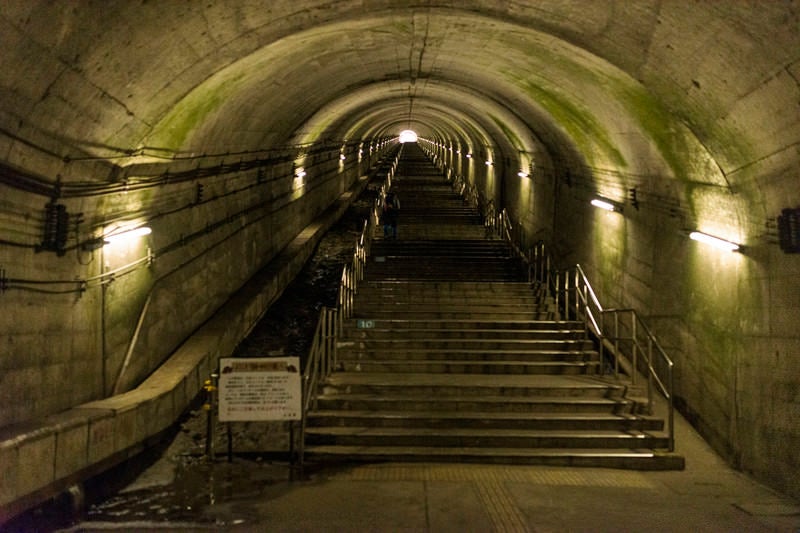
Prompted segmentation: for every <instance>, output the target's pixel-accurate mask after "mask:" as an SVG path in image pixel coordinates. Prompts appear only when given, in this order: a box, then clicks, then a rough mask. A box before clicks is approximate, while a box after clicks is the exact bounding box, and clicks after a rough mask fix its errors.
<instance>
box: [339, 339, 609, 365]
mask: <svg viewBox="0 0 800 533" xmlns="http://www.w3.org/2000/svg"><path fill="white" fill-rule="evenodd" d="M337 359H338V360H339V361H340V362H347V361H365V362H366V361H387V360H389V361H417V362H431V363H450V362H456V361H461V362H472V363H474V362H486V363H545V362H566V363H583V362H594V361H597V360H598V359H599V353H598V352H597V351H594V350H574V351H566V350H525V351H516V350H497V349H492V350H479V349H474V350H470V349H464V348H458V349H451V348H443V349H436V348H427V347H426V348H420V349H408V348H403V347H400V346H398V347H392V348H384V349H381V350H375V349H368V348H362V347H359V345H358V343H356V342H348V341H338V342H337Z"/></svg>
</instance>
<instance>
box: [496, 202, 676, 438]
mask: <svg viewBox="0 0 800 533" xmlns="http://www.w3.org/2000/svg"><path fill="white" fill-rule="evenodd" d="M489 213H491V214H492V215H493V219H491V220H488V219H487V220H486V225H487V227H489V228H491V230H492V231H493V232H494V234H495V235H496V236H497V237H499V238H502V239H504V240H506V241H507V242H508V243H509V245H510V246H511V248H512V249H513V250H514V252H515V253H516V254H517V256H518V257H519V258H521V259H522V261H523V262H524V263H525V265H526V266H527V270H528V281H529V282H531V283H533V282H538V283H540V284H541V285H543V286H544V287H546V288H547V289H548V291H549V292H550V294H552V295H553V297H554V299H555V309H556V319H557V320H573V319H574V320H579V321H582V322H583V324H584V335H585V336H586V338H589V336H590V334H591V335H593V336H594V337H595V338H596V339H597V342H598V345H599V351H600V368H601V372H603V373H605V371H606V359H607V356H606V352H609V353H610V354H611V358H610V361H612V362H613V375H614V377H615V379H618V380H619V379H620V377H621V375H622V374H624V375H627V376H628V379H630V384H631V386H632V387H636V386H637V385H639V381H640V380H641V378H642V376H644V378H645V379H646V384H645V389H646V394H647V410H648V412H649V413H651V414H652V413H653V412H654V409H655V399H654V395H655V394H656V392H659V393H660V394H661V395H662V396H663V397H664V398H665V399H666V401H667V411H668V412H667V426H668V427H667V432H668V439H669V451H670V452H672V451H674V450H675V405H674V394H673V391H674V370H673V367H674V363H673V361H672V360H671V359H670V358H669V356H668V355H667V353H666V352H665V351H664V349H663V348H662V347H661V345H660V344H659V343H658V340H657V339H656V337H655V335H653V333H652V331H651V330H650V328H648V327H647V325H646V324H645V323H644V321H643V320H642V318H641V316H640V315H639V314H638V313H637V312H636V311H635V310H634V309H605V308H603V306H602V304H601V303H600V300H599V299H598V298H597V295H596V294H595V291H594V289H593V288H592V286H591V284H590V283H589V279H588V278H587V276H586V273H585V272H584V271H583V268H582V267H581V266H580V265H575V266H574V267H572V268H569V269H566V270H563V271H558V270H555V269H553V268H552V261H551V259H550V256H549V254H548V253H547V251H546V250H545V245H544V242H542V241H540V242H538V243H536V244H534V245H533V246H532V247H531V248H528V249H527V250H526V249H525V248H524V242H525V235H524V232H523V230H522V228H521V227H519V226H515V225H514V223H513V222H512V220H511V218H510V217H509V215H508V213H507V212H506V210H505V209H504V210H502V211H501V212H499V213H494V211H493V206H492V210H490V211H489Z"/></svg>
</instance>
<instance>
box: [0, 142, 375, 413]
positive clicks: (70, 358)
mask: <svg viewBox="0 0 800 533" xmlns="http://www.w3.org/2000/svg"><path fill="white" fill-rule="evenodd" d="M274 166H275V167H276V168H274V169H273V168H269V167H264V168H262V169H261V170H262V171H263V172H265V173H269V174H270V175H271V176H272V178H271V179H268V180H263V181H262V182H259V178H258V175H257V170H251V171H247V172H237V173H232V174H225V175H223V176H219V177H215V176H211V177H206V178H202V179H198V180H192V181H191V182H182V183H176V184H174V185H171V184H165V185H155V186H153V187H148V188H145V189H143V190H137V191H129V192H122V193H109V194H97V195H94V196H92V197H83V198H68V199H64V200H62V203H64V204H65V205H66V206H67V212H68V213H70V215H71V222H70V231H69V241H68V243H67V248H68V250H67V252H66V253H64V254H63V255H58V254H56V253H54V252H49V251H37V249H36V245H37V244H39V243H40V242H41V239H42V235H41V234H42V223H41V220H40V217H42V216H43V213H44V203H45V202H46V200H45V199H44V198H41V197H39V196H37V195H30V194H23V193H21V192H19V191H17V190H14V189H12V188H8V187H3V189H2V190H3V193H2V194H3V198H4V203H5V205H6V211H8V212H11V213H28V214H29V215H27V216H26V217H22V216H21V217H17V218H18V219H17V220H14V219H10V217H6V218H5V219H3V220H2V221H0V225H2V231H3V233H4V234H12V235H13V234H14V233H16V234H17V235H22V236H23V238H20V239H19V240H20V242H26V246H24V247H22V246H21V247H17V248H9V247H3V248H2V250H1V251H0V265H2V268H3V269H4V270H5V276H6V277H8V278H9V279H11V280H17V281H11V282H10V283H9V284H8V286H7V290H5V291H4V292H3V295H2V298H3V304H4V308H6V309H13V310H14V312H13V313H2V317H1V318H0V321H2V322H1V323H0V326H1V327H2V331H3V332H4V335H3V336H2V339H1V340H0V353H2V354H3V357H0V426H5V425H9V424H14V423H19V422H23V421H26V420H30V419H33V418H37V417H41V416H45V415H49V414H51V413H54V412H57V411H60V410H63V409H65V408H69V407H72V406H75V405H78V404H81V403H84V402H87V401H91V400H96V399H100V398H103V397H104V396H105V395H107V394H111V393H112V392H113V393H120V392H124V391H126V390H129V389H131V388H132V387H134V386H135V385H137V384H138V383H140V382H141V381H142V380H143V379H144V378H145V377H147V376H148V375H149V374H150V373H151V372H152V371H153V370H155V369H156V368H157V367H158V365H159V364H160V363H161V362H163V361H164V360H165V358H166V357H167V356H169V354H171V353H172V352H173V351H174V350H175V348H176V347H177V346H178V345H179V344H180V343H181V342H183V340H184V339H185V338H187V336H188V335H189V334H190V333H191V332H192V331H194V330H195V329H196V328H197V327H198V326H200V325H201V324H202V323H203V322H204V321H205V320H207V319H208V318H209V317H210V316H211V315H212V314H213V313H214V312H215V311H216V310H217V309H219V307H220V306H221V305H222V304H223V303H224V302H225V301H226V300H227V299H228V298H230V296H231V294H233V293H234V291H236V290H237V289H238V288H239V287H240V286H241V285H242V284H243V283H244V282H245V281H246V280H247V279H249V278H250V277H251V276H252V275H253V274H254V273H255V272H256V271H257V270H258V269H260V268H261V267H263V266H264V265H265V264H267V263H268V262H269V261H270V260H271V259H273V258H274V257H275V256H276V255H277V254H278V253H279V252H280V251H281V250H282V249H283V248H284V247H285V246H286V245H287V244H288V243H289V242H291V241H292V239H294V238H295V237H296V236H297V234H298V233H299V232H300V231H301V230H302V229H303V228H305V227H306V226H307V225H308V224H309V223H310V222H311V221H312V220H314V219H315V218H316V217H317V216H319V214H320V213H321V212H322V211H323V210H325V209H326V208H327V207H328V206H329V205H330V204H331V201H332V199H334V198H337V197H338V196H339V195H340V194H341V193H342V192H344V191H345V190H346V189H347V188H349V187H350V186H351V185H352V184H353V183H354V182H355V180H356V178H357V173H358V172H359V170H360V169H359V167H358V165H357V164H350V165H344V164H342V163H341V162H340V160H339V154H338V152H336V153H335V154H332V155H331V156H330V157H328V156H327V155H326V156H325V157H323V158H321V160H320V161H319V162H317V163H316V164H314V166H313V167H312V166H309V167H308V175H307V176H306V177H305V178H304V180H301V181H303V182H302V183H300V181H298V180H297V179H295V176H294V175H293V174H292V167H291V164H288V165H287V164H286V163H275V165H274ZM131 180H132V181H133V177H132V178H131ZM197 183H202V184H203V185H204V191H203V198H202V199H200V201H198V197H197ZM0 187H2V186H0ZM77 213H82V218H83V222H81V223H80V224H78V223H77V222H76V221H77ZM31 214H32V215H33V216H31ZM136 215H139V216H136ZM116 217H119V218H123V217H124V218H127V219H128V220H127V221H126V222H125V223H126V224H128V223H138V222H146V223H147V224H148V225H149V226H150V227H151V228H152V234H151V235H148V236H146V237H142V238H140V239H137V240H134V241H131V242H126V243H121V244H117V243H113V244H109V245H106V246H104V247H102V248H99V249H96V250H93V251H83V250H81V248H80V244H81V243H82V242H86V240H87V239H89V238H91V237H92V236H95V235H99V234H101V232H102V231H105V232H106V233H107V232H108V231H109V230H108V228H109V227H113V226H114V225H115V224H116V222H114V218H116ZM93 228H95V229H93ZM148 249H149V250H150V253H151V254H152V256H153V260H152V262H149V261H144V262H143V261H142V259H143V258H145V259H146V258H147V257H148ZM126 267H127V268H126ZM113 272H116V273H115V274H114V275H113V276H112V275H111V274H109V273H113ZM100 275H103V276H104V277H103V278H102V279H100V280H94V278H96V277H97V276H100ZM54 279H56V280H58V279H61V280H66V281H67V282H69V281H70V280H86V281H85V283H80V282H69V283H63V284H41V283H39V282H41V281H47V280H54ZM42 291H52V292H42Z"/></svg>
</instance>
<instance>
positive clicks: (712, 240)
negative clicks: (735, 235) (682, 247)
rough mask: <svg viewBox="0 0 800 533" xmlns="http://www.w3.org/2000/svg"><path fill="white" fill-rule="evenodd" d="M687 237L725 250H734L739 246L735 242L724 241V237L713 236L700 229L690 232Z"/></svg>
mask: <svg viewBox="0 0 800 533" xmlns="http://www.w3.org/2000/svg"><path fill="white" fill-rule="evenodd" d="M689 238H690V239H692V240H695V241H698V242H702V243H704V244H709V245H711V246H713V247H715V248H719V249H720V250H726V251H728V252H736V251H738V250H739V248H740V246H739V245H738V244H736V243H735V242H731V241H726V240H725V239H720V238H719V237H714V236H713V235H709V234H707V233H703V232H700V231H693V232H691V233H690V234H689Z"/></svg>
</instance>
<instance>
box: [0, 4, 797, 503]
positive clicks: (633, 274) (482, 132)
mask: <svg viewBox="0 0 800 533" xmlns="http://www.w3.org/2000/svg"><path fill="white" fill-rule="evenodd" d="M0 43H2V52H0V64H1V65H2V68H1V69H0V80H1V81H0V90H2V99H0V190H2V196H1V198H2V200H0V201H1V202H2V211H1V213H2V218H0V228H2V239H1V240H0V301H2V306H3V312H2V314H1V315H0V316H2V318H0V320H1V321H2V332H3V334H2V345H0V368H1V369H2V372H0V428H3V430H2V433H1V434H2V435H3V437H2V439H0V468H2V471H3V472H4V475H2V476H0V507H5V508H6V509H11V510H13V511H14V512H17V511H19V510H21V509H24V508H26V507H27V506H30V505H33V504H35V503H37V502H38V500H40V499H41V498H42V497H44V496H46V495H49V494H51V493H52V492H53V491H56V490H63V489H64V488H65V487H67V486H69V485H70V484H71V483H74V482H75V481H76V479H79V478H81V477H85V476H89V475H94V474H96V473H98V472H101V471H103V470H104V469H106V468H108V467H109V466H110V465H113V464H116V463H118V462H119V461H121V460H123V459H124V458H125V457H127V456H129V455H131V454H132V453H134V452H135V451H137V450H141V449H143V448H145V447H146V446H147V445H148V443H149V442H151V440H152V438H153V437H154V436H155V435H158V434H159V433H160V432H161V431H163V430H164V428H166V427H168V426H169V425H170V424H172V423H173V421H174V420H175V419H176V418H177V417H178V416H179V414H180V413H181V412H182V411H183V410H184V409H185V408H186V406H187V405H188V404H189V403H190V402H191V401H192V399H193V398H195V397H196V396H197V394H198V393H199V392H200V391H201V388H202V386H203V383H204V380H205V379H206V378H207V377H208V375H209V374H210V373H211V372H212V371H213V370H214V369H215V368H216V361H218V359H219V358H220V357H226V356H228V355H230V353H231V351H232V349H233V348H234V347H235V346H236V344H237V342H238V341H239V340H241V338H242V337H244V336H245V335H246V334H247V333H248V331H250V329H251V328H252V327H253V325H254V323H255V322H256V321H257V320H258V318H259V317H260V316H261V315H262V314H263V313H264V311H265V309H267V308H268V307H269V305H270V304H271V303H272V302H273V301H274V300H275V299H276V298H277V297H278V296H279V295H280V294H281V292H282V291H283V289H284V288H285V287H286V286H287V285H288V283H289V281H290V280H291V279H292V278H293V277H294V276H295V275H296V274H297V272H298V271H299V270H300V268H301V267H302V265H303V264H304V262H305V261H306V260H307V259H308V257H309V256H310V254H311V253H312V251H313V248H314V246H315V243H316V242H317V241H318V240H319V238H320V237H321V235H323V234H324V233H325V231H326V230H327V229H328V228H329V227H330V226H331V224H332V223H333V222H334V221H335V220H336V218H337V216H339V215H341V213H342V212H343V211H344V209H345V208H346V207H347V205H348V202H349V201H351V200H352V198H353V195H354V192H353V191H354V187H357V186H358V185H359V183H361V182H362V181H363V180H362V178H363V177H364V176H366V175H368V174H369V173H370V172H371V170H372V169H374V168H375V167H376V166H377V165H379V164H380V162H381V161H382V160H384V158H386V157H389V156H390V155H391V154H393V153H394V151H396V149H397V148H398V146H399V144H400V135H401V133H403V132H406V131H409V132H411V133H413V134H415V136H416V137H417V141H416V142H417V144H418V145H419V146H421V147H422V148H423V149H425V150H426V152H427V153H429V154H430V156H431V157H432V159H433V160H434V161H435V162H436V163H437V164H438V165H439V167H440V168H441V169H443V171H444V172H446V173H448V175H451V176H456V175H457V176H459V177H461V178H463V179H464V180H465V182H466V183H468V184H469V185H470V186H471V187H472V188H474V190H475V191H476V192H477V195H478V197H479V199H480V201H481V202H482V203H483V205H491V206H493V208H494V209H496V210H497V211H500V210H504V212H505V213H507V216H508V217H509V219H510V220H513V221H514V223H515V225H516V227H518V228H519V232H520V235H523V236H524V238H523V240H524V241H525V245H526V246H533V245H534V244H535V243H544V244H545V245H546V246H547V248H548V250H549V251H550V253H551V255H552V257H553V262H554V266H556V267H558V268H562V267H567V266H570V265H574V264H580V265H581V266H582V268H583V270H584V271H585V272H586V275H587V277H588V278H589V279H590V280H591V282H592V285H593V287H594V289H595V290H596V293H597V296H598V298H599V299H600V300H601V301H602V302H603V305H604V306H605V307H608V308H632V309H636V310H637V312H639V313H640V314H641V315H642V316H643V317H645V319H646V321H647V323H648V325H649V327H650V328H651V329H652V331H653V332H654V333H655V335H656V336H657V337H658V339H659V341H660V343H661V344H662V345H663V347H664V349H665V350H666V351H667V353H669V354H670V356H671V357H672V359H673V361H674V363H675V385H674V394H675V402H676V406H677V408H678V409H679V411H680V412H681V413H682V414H683V416H685V417H686V418H687V419H688V420H690V421H691V423H692V424H693V426H694V427H695V428H696V429H697V431H698V432H699V433H700V434H701V435H702V436H703V437H704V438H705V439H706V441H707V442H708V443H709V444H710V445H711V446H712V447H713V448H714V450H716V451H717V452H718V453H719V454H720V455H721V456H722V457H724V458H725V460H726V461H727V462H728V463H729V464H730V465H731V466H733V467H734V468H736V469H738V470H741V471H742V472H745V473H747V474H748V475H752V476H753V477H754V478H755V479H757V480H760V481H761V482H763V483H765V484H767V485H768V486H770V487H772V488H774V489H776V490H778V491H781V492H783V493H786V494H789V495H792V496H793V497H796V498H797V497H800V481H799V480H800V476H798V475H797V473H798V471H800V454H798V453H797V450H798V449H800V396H798V390H800V357H798V356H800V333H799V332H800V328H798V318H800V282H798V280H800V255H797V254H798V253H800V242H799V241H798V227H800V223H798V217H799V216H800V177H798V169H799V168H800V88H799V87H798V82H799V81H800V4H798V3H797V2H796V1H793V0H782V1H770V2H749V1H745V0H730V1H726V2H716V1H711V0H701V1H697V2H684V1H679V0H637V1H618V0H601V1H591V2H590V1H586V0H544V1H532V0H531V1H515V2H507V1H503V2H500V1H495V0H459V1H450V0H441V1H428V0H422V1H402V2H400V1H395V0H364V1H349V0H344V1H338V2H319V1H313V0H295V1H293V2H283V1H281V2H262V1H255V0H231V1H224V2H222V1H213V0H210V1H207V2H199V1H198V2H163V1H153V0H110V1H105V2H91V1H88V0H81V1H76V2H50V1H44V0H24V1H23V0H4V1H3V2H2V9H0ZM403 140H406V138H404V139H403ZM593 200H601V201H603V202H605V203H606V205H607V206H610V207H611V210H610V211H608V210H604V209H598V208H597V207H595V205H592V203H591V202H592V201H593ZM698 234H703V235H707V236H711V237H715V238H717V239H720V240H721V241H723V243H727V244H728V245H730V246H732V247H734V248H735V251H730V250H726V249H719V248H716V247H714V246H710V245H708V244H707V243H704V242H701V241H697V240H695V239H693V238H690V236H692V235H694V236H697V235H698ZM124 237H128V238H127V239H125V238H124ZM154 391H157V393H156V392H154ZM134 404H135V405H136V406H140V407H141V406H146V408H142V409H139V408H138V407H137V408H136V409H134V408H131V407H126V406H130V405H134ZM31 465H40V466H36V467H32V466H31Z"/></svg>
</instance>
